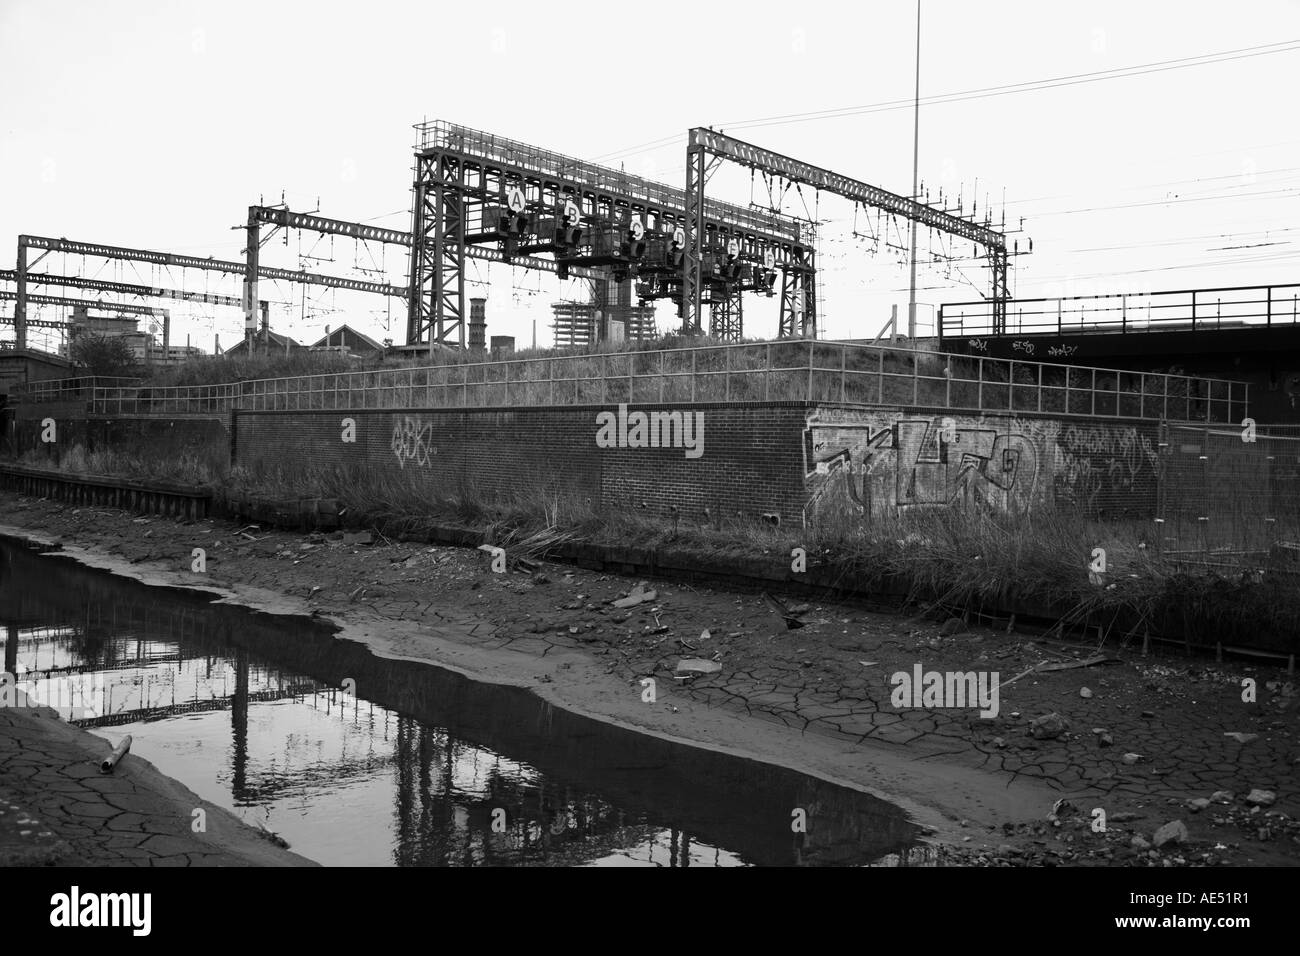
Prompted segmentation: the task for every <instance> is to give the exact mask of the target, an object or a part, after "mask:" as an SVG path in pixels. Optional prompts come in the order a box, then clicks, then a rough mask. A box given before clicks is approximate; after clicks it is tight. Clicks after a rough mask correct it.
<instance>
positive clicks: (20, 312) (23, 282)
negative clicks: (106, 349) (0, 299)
mask: <svg viewBox="0 0 1300 956" xmlns="http://www.w3.org/2000/svg"><path fill="white" fill-rule="evenodd" d="M17 266H18V277H17V286H18V289H17V294H16V297H15V298H14V348H16V349H25V348H27V237H26V236H19V237H18V262H17ZM46 271H49V270H46ZM69 354H71V352H69Z"/></svg>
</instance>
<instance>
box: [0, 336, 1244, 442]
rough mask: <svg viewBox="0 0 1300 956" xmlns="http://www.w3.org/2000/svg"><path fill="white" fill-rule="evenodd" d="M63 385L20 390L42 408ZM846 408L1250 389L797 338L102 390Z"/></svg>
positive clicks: (270, 401) (1134, 400)
mask: <svg viewBox="0 0 1300 956" xmlns="http://www.w3.org/2000/svg"><path fill="white" fill-rule="evenodd" d="M57 391H58V383H38V385H37V386H28V387H27V388H26V390H20V391H19V393H18V395H17V396H16V397H17V398H18V399H19V401H35V402H38V401H42V400H45V399H44V398H43V396H44V395H45V394H47V392H57ZM772 401H802V402H841V403H845V404H854V405H907V406H913V407H930V408H943V409H954V410H967V411H977V412H988V413H1020V412H1033V413H1045V414H1061V415H1082V416H1088V417H1097V418H1140V419H1147V420H1158V421H1182V422H1204V423H1207V424H1215V423H1218V424H1225V425H1226V424H1230V423H1234V422H1239V421H1240V420H1241V419H1242V418H1244V417H1245V416H1246V415H1247V414H1248V405H1249V385H1248V384H1247V383H1245V382H1238V381H1232V380H1227V379H1216V378H1205V377H1194V376H1186V375H1168V374H1157V373H1148V372H1132V371H1121V370H1116V369H1100V368H1087V367H1081V366H1071V365H1057V364H1045V363H1039V362H1029V361H1018V360H1010V359H994V358H983V357H976V356H964V355H955V354H948V353H941V352H930V351H924V350H915V349H904V348H898V347H894V346H874V345H860V344H855V343H844V342H825V341H820V342H819V341H810V340H806V339H791V340H785V341H776V342H762V343H753V344H742V345H719V346H705V347H701V348H691V349H659V350H635V351H623V352H604V353H595V354H582V355H556V356H549V357H545V358H527V359H504V360H500V361H495V362H465V363H448V364H443V365H432V366H423V367H393V368H378V369H370V370H365V371H357V372H341V373H325V374H318V375H303V376H295V377H290V378H271V379H258V380H251V381H244V382H234V383H222V384H215V385H189V386H172V387H165V388H163V387H153V386H148V385H125V386H124V385H121V384H117V383H114V384H113V385H101V384H96V385H95V386H94V387H93V390H92V395H91V400H90V410H91V411H92V412H94V413H97V414H103V415H119V414H120V415H140V414H211V413H214V412H223V411H228V410H233V409H242V410H252V411H299V410H321V409H370V408H483V407H510V406H555V405H595V404H611V403H622V402H626V403H628V404H634V403H656V404H669V403H682V402H693V403H700V402H726V403H733V404H734V403H745V402H772Z"/></svg>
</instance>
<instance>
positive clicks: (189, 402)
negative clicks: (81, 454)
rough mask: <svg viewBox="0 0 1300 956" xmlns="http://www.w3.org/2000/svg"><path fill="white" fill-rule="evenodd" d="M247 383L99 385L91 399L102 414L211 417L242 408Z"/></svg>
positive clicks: (94, 410)
mask: <svg viewBox="0 0 1300 956" xmlns="http://www.w3.org/2000/svg"><path fill="white" fill-rule="evenodd" d="M244 384H245V383H243V382H225V383H222V384H218V385H170V386H166V387H156V386H148V385H138V386H128V387H125V388H112V387H100V386H97V387H96V388H94V389H93V390H92V392H91V394H90V395H89V396H88V397H89V399H90V412H91V413H92V414H98V415H211V414H215V413H219V412H227V411H230V410H232V409H235V408H238V407H240V405H239V403H240V398H241V397H242V396H243V394H244Z"/></svg>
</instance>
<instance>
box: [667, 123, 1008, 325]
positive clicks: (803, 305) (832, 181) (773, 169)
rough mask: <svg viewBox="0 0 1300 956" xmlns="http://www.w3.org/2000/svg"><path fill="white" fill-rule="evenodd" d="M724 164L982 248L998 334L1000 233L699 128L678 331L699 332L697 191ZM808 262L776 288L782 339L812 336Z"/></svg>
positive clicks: (702, 297)
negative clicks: (879, 211)
mask: <svg viewBox="0 0 1300 956" xmlns="http://www.w3.org/2000/svg"><path fill="white" fill-rule="evenodd" d="M724 160H730V161H731V162H735V163H738V164H740V165H742V166H747V167H749V168H750V169H755V170H759V171H762V172H765V173H768V174H771V175H774V176H778V177H780V178H782V179H784V180H786V181H787V182H789V183H793V184H806V185H809V186H812V187H813V188H814V189H818V190H821V191H823V192H829V193H833V194H835V195H838V196H843V197H844V198H846V199H849V200H852V201H853V202H857V203H862V204H863V205H866V206H871V207H875V208H878V209H883V210H885V211H886V212H891V213H894V214H896V215H900V216H902V217H904V218H905V219H908V220H910V221H912V222H916V223H918V224H920V225H923V226H929V227H931V228H934V229H938V230H941V231H943V232H946V233H949V234H951V235H954V236H957V237H959V238H962V239H966V240H968V241H970V242H974V243H976V244H977V245H981V246H983V247H984V249H985V253H986V255H987V257H988V260H989V267H990V269H991V271H992V273H993V289H992V296H991V298H992V301H993V313H994V324H995V326H996V327H997V328H1004V327H1005V325H1006V309H1007V264H1008V257H1007V244H1006V238H1005V237H1004V236H1003V235H1002V234H1001V233H1000V232H997V231H995V230H994V229H991V228H990V227H988V226H986V225H981V224H980V223H978V222H975V221H972V220H969V219H963V218H960V217H958V216H953V215H950V214H948V213H946V212H944V211H943V210H941V209H936V208H934V207H933V206H928V205H926V204H924V203H919V202H916V201H915V200H912V199H908V198H907V197H906V196H899V195H897V194H895V193H891V192H888V191H887V190H884V189H881V188H879V187H878V186H871V185H869V184H867V183H864V182H860V181H859V180H856V179H851V178H850V177H848V176H842V175H840V174H838V173H833V172H831V171H830V170H827V169H822V168H821V167H819V166H812V165H810V164H808V163H804V162H801V161H799V160H797V159H791V158H790V157H789V156H783V155H781V154H780V153H774V152H772V151H771V150H768V149H763V148H762V147H761V146H754V145H753V144H751V143H746V142H743V141H741V140H738V139H735V138H733V137H731V136H725V135H723V134H722V133H716V132H714V131H713V130H710V129H703V128H701V127H696V128H695V129H692V130H691V133H690V141H689V143H688V144H687V147H686V204H687V206H686V209H687V215H686V220H685V226H686V242H685V253H686V254H685V258H684V262H683V263H682V288H683V309H684V315H683V318H684V327H686V328H692V327H694V328H698V327H699V323H700V317H701V313H702V310H703V306H704V304H705V303H706V302H707V301H708V294H707V292H706V288H707V284H708V279H709V269H708V264H709V249H710V246H711V245H712V243H711V241H710V238H709V235H708V234H709V228H710V227H709V223H708V221H707V217H706V216H705V215H704V211H705V210H706V208H707V207H706V202H707V200H706V198H705V192H704V187H705V183H706V180H707V178H708V175H709V173H710V172H711V170H712V168H713V166H714V165H715V164H716V163H719V162H722V161H724ZM808 263H809V267H808V268H807V269H806V270H787V272H786V275H785V279H784V281H783V282H782V287H781V329H780V334H781V335H782V336H788V335H800V334H802V335H805V336H811V337H816V334H817V314H816V294H815V288H814V286H813V276H814V274H815V273H814V270H813V268H812V252H811V250H809V252H808Z"/></svg>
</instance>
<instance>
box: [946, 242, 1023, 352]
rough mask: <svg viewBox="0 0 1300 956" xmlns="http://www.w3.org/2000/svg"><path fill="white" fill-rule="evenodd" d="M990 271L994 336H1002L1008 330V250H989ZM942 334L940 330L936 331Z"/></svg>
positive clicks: (1004, 248)
mask: <svg viewBox="0 0 1300 956" xmlns="http://www.w3.org/2000/svg"><path fill="white" fill-rule="evenodd" d="M989 269H990V271H992V273H993V296H992V300H993V334H994V335H1001V334H1002V333H1003V332H1005V331H1006V330H1007V299H1008V298H1009V296H1010V293H1009V291H1008V289H1007V250H1006V247H1003V248H1001V249H990V250H989ZM935 331H936V332H940V331H941V330H940V329H936V330H935Z"/></svg>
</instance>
